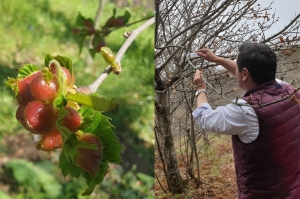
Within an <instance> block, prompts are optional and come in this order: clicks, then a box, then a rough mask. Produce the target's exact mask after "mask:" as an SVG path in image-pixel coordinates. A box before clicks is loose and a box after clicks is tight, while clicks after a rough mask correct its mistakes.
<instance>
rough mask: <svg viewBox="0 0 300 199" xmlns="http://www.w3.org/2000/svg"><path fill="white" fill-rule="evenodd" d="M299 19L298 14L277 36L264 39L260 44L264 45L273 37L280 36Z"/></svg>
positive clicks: (299, 15) (273, 36)
mask: <svg viewBox="0 0 300 199" xmlns="http://www.w3.org/2000/svg"><path fill="white" fill-rule="evenodd" d="M298 18H300V14H298V15H297V16H296V17H295V18H294V19H293V20H292V21H291V22H290V23H289V24H288V25H287V26H285V27H284V28H283V29H282V30H281V31H279V32H278V33H277V34H275V35H272V36H271V37H269V38H267V39H265V40H264V41H262V42H261V43H266V42H269V41H270V40H271V39H274V38H275V37H277V36H278V35H280V34H282V33H283V32H284V31H285V30H287V29H288V28H289V27H290V26H291V25H293V24H294V22H295V21H296V20H297V19H298Z"/></svg>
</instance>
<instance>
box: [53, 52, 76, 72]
mask: <svg viewBox="0 0 300 199" xmlns="http://www.w3.org/2000/svg"><path fill="white" fill-rule="evenodd" d="M53 59H54V60H56V61H58V63H59V64H60V66H62V67H66V68H67V69H68V70H69V71H70V72H71V74H73V64H72V60H71V59H69V58H68V57H65V56H60V55H57V56H55V57H53Z"/></svg>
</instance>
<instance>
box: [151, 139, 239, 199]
mask: <svg viewBox="0 0 300 199" xmlns="http://www.w3.org/2000/svg"><path fill="white" fill-rule="evenodd" d="M216 139H218V138H216ZM182 158H186V157H179V156H177V162H178V167H179V171H180V173H181V176H182V178H183V180H184V185H185V191H184V193H182V194H176V195H172V194H171V193H168V186H167V182H166V179H165V177H164V173H163V169H162V168H163V167H162V163H161V162H160V161H159V160H158V159H156V162H155V175H156V179H155V185H154V187H155V198H159V199H173V198H175V199H183V198H184V199H187V198H195V199H196V198H197V199H212V198H214V199H235V198H236V188H237V185H236V177H235V169H234V162H233V155H232V147H231V141H230V140H225V141H224V140H222V142H220V141H216V142H214V141H211V142H210V146H209V150H208V151H206V152H205V151H204V152H203V153H201V154H200V155H199V160H200V161H201V166H200V185H199V186H198V187H197V186H196V183H195V181H194V180H193V179H189V178H187V177H186V176H187V175H186V174H185V171H186V166H185V164H184V163H183V162H182V161H180V160H181V159H182ZM194 170H195V169H194ZM194 175H195V176H197V174H196V172H194Z"/></svg>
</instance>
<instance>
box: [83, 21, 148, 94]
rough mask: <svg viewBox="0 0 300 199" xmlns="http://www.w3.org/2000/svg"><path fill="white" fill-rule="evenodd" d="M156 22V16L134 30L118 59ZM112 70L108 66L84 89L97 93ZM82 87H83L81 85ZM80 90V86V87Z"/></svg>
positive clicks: (121, 49) (118, 60)
mask: <svg viewBox="0 0 300 199" xmlns="http://www.w3.org/2000/svg"><path fill="white" fill-rule="evenodd" d="M153 23H154V17H152V18H151V19H149V20H148V21H146V22H145V23H144V24H143V25H141V26H140V27H138V28H137V29H135V30H133V31H132V32H131V35H130V36H129V37H128V39H127V40H126V41H125V42H124V44H123V45H122V47H121V48H120V50H119V52H118V54H117V55H116V61H117V62H119V63H120V62H121V59H122V57H123V55H124V54H125V52H126V50H127V48H128V47H129V46H130V44H131V43H132V42H133V41H134V39H135V38H136V37H137V36H138V35H139V34H140V33H141V32H142V31H143V30H145V29H146V28H147V27H149V26H150V25H152V24H153ZM111 71H112V68H111V66H108V67H107V68H106V69H105V70H104V71H103V72H102V73H101V74H100V76H99V77H98V78H97V79H96V80H95V81H94V82H93V83H92V84H90V85H89V86H87V87H83V88H84V89H86V90H87V92H89V93H95V92H96V91H97V89H98V88H99V86H100V85H101V84H102V82H103V81H104V80H105V79H106V77H107V76H108V75H109V73H110V72H111ZM81 88H82V87H81ZM79 90H80V88H79Z"/></svg>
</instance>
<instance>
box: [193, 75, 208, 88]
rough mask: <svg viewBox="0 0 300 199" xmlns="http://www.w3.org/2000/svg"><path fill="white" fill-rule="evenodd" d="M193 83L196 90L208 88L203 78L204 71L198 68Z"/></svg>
mask: <svg viewBox="0 0 300 199" xmlns="http://www.w3.org/2000/svg"><path fill="white" fill-rule="evenodd" d="M193 83H194V84H195V86H196V90H199V89H206V84H205V81H204V80H203V79H202V71H200V70H197V71H196V72H195V77H194V80H193Z"/></svg>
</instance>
